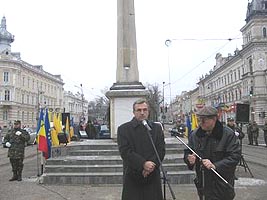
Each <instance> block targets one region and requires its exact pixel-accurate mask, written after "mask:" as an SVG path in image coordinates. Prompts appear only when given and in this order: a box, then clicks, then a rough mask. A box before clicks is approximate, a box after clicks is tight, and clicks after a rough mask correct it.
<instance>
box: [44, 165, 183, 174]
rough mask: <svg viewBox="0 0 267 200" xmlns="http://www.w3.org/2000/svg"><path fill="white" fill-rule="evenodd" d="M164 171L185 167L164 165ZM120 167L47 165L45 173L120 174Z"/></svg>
mask: <svg viewBox="0 0 267 200" xmlns="http://www.w3.org/2000/svg"><path fill="white" fill-rule="evenodd" d="M163 168H164V170H165V171H184V170H187V166H186V165H185V164H183V163H164V164H163ZM122 171H123V166H122V165H47V166H46V167H45V173H62V172H66V173H70V172H73V173H89V172H90V173H91V172H122Z"/></svg>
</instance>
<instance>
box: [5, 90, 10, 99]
mask: <svg viewBox="0 0 267 200" xmlns="http://www.w3.org/2000/svg"><path fill="white" fill-rule="evenodd" d="M5 101H10V91H9V90H5Z"/></svg>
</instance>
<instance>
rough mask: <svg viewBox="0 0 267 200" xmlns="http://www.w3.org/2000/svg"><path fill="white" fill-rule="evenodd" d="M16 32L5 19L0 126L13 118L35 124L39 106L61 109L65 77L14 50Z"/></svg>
mask: <svg viewBox="0 0 267 200" xmlns="http://www.w3.org/2000/svg"><path fill="white" fill-rule="evenodd" d="M13 41H14V36H13V35H12V34H11V33H9V32H8V31H7V29H6V19H5V17H3V18H2V21H1V27H0V126H1V127H9V126H11V125H12V123H13V121H14V120H21V122H22V125H25V126H29V127H36V124H37V123H36V120H37V119H38V113H39V109H40V108H41V107H46V108H49V109H50V111H56V112H62V108H63V91H64V89H63V85H64V83H63V80H62V79H61V77H60V75H52V74H50V73H48V72H46V71H44V70H43V67H42V66H41V65H31V64H29V63H27V62H25V61H23V60H21V58H20V53H13V52H12V51H11V43H12V42H13Z"/></svg>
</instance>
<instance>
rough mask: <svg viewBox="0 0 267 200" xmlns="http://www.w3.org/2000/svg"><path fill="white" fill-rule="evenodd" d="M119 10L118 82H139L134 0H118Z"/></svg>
mask: <svg viewBox="0 0 267 200" xmlns="http://www.w3.org/2000/svg"><path fill="white" fill-rule="evenodd" d="M117 12H118V13H117V15H118V23H117V24H118V27H117V74H116V82H117V83H127V82H139V72H138V65H137V47H136V30H135V12H134V0H118V1H117Z"/></svg>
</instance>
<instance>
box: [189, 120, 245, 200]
mask: <svg viewBox="0 0 267 200" xmlns="http://www.w3.org/2000/svg"><path fill="white" fill-rule="evenodd" d="M188 145H189V146H190V147H191V148H192V149H193V150H194V151H195V152H196V153H197V154H198V155H199V156H200V157H201V158H202V159H209V160H210V161H211V162H212V163H213V164H214V165H215V167H216V171H217V172H218V173H219V174H220V175H221V176H222V177H223V178H224V179H225V180H226V181H227V182H228V183H229V184H230V185H231V186H232V187H231V186H229V185H227V184H224V183H223V181H222V180H221V179H220V178H219V177H218V176H217V175H216V174H215V173H214V172H213V171H212V170H207V169H206V168H205V169H204V191H203V190H202V187H203V185H202V183H201V182H202V181H203V179H202V175H201V168H202V167H201V161H200V160H199V159H197V160H196V164H195V166H194V165H190V164H189V162H188V160H187V156H188V154H189V153H190V154H191V152H190V150H189V149H185V156H184V160H185V162H186V163H187V165H188V167H189V169H193V168H195V170H196V174H197V178H196V180H195V181H196V182H195V183H198V184H196V186H197V189H198V192H199V194H204V196H205V199H206V200H211V199H212V200H232V199H233V198H234V195H235V194H234V190H233V186H234V177H235V176H234V173H235V169H236V166H237V164H238V163H239V161H240V158H241V151H240V145H239V143H238V140H237V137H236V136H235V134H234V132H233V130H232V129H230V128H229V127H227V126H223V125H222V123H221V122H219V121H218V120H217V122H216V125H215V128H214V129H213V130H212V133H211V135H208V134H206V133H205V131H204V130H202V129H201V127H199V128H198V129H195V130H194V131H193V133H192V134H191V135H190V138H189V141H188Z"/></svg>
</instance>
